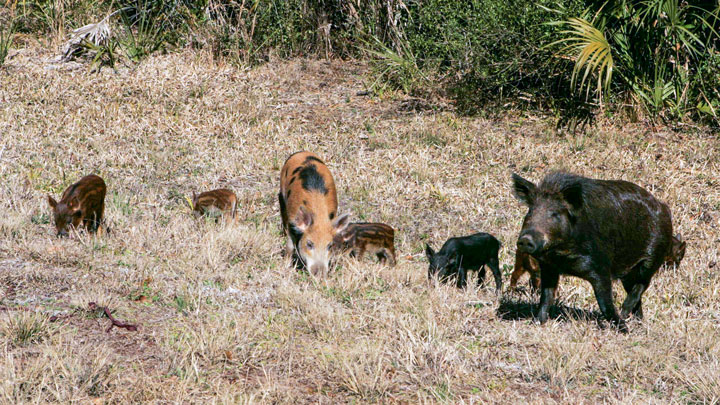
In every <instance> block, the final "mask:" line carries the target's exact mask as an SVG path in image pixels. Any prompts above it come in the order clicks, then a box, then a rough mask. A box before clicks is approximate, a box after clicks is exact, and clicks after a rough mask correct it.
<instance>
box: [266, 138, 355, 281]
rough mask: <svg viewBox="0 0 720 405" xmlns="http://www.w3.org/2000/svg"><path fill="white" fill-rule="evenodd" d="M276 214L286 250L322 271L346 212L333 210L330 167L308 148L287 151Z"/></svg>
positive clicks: (314, 270)
mask: <svg viewBox="0 0 720 405" xmlns="http://www.w3.org/2000/svg"><path fill="white" fill-rule="evenodd" d="M278 200H279V202H280V215H281V217H282V225H283V231H284V232H285V235H287V238H288V239H287V247H286V253H287V254H288V256H291V255H293V254H295V259H296V260H297V264H298V265H299V266H301V267H303V266H304V267H305V268H306V269H308V270H310V272H312V273H313V274H314V275H319V274H322V275H325V274H327V271H328V265H329V262H330V254H331V251H330V250H331V245H332V242H333V238H334V237H335V235H336V234H337V233H338V232H341V231H342V230H343V229H345V227H347V225H348V222H349V217H348V215H347V214H345V215H338V213H337V206H338V203H337V193H336V191H335V182H334V181H333V178H332V175H331V174H330V170H328V168H327V166H325V163H323V161H322V160H320V158H319V157H318V156H317V155H315V154H313V153H310V152H297V153H295V154H293V155H291V156H290V157H289V158H288V159H287V160H286V161H285V164H284V165H283V167H282V169H281V170H280V193H279V194H278Z"/></svg>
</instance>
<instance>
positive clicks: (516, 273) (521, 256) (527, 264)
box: [510, 249, 540, 291]
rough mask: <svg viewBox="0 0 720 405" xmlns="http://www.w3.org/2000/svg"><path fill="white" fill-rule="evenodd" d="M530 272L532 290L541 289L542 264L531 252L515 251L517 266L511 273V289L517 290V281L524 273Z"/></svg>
mask: <svg viewBox="0 0 720 405" xmlns="http://www.w3.org/2000/svg"><path fill="white" fill-rule="evenodd" d="M525 273H529V274H530V280H529V281H528V282H529V284H530V290H531V291H537V290H539V289H540V264H539V263H538V262H537V260H535V259H534V258H533V257H532V256H530V255H529V254H527V253H525V252H522V251H520V250H519V249H518V250H517V251H515V267H514V269H513V272H512V274H511V275H510V289H511V290H515V289H516V288H517V282H518V280H519V279H520V277H522V275H523V274H525Z"/></svg>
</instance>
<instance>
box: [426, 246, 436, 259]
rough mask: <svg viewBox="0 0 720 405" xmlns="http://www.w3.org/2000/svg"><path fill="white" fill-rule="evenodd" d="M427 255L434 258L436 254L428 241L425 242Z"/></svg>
mask: <svg viewBox="0 0 720 405" xmlns="http://www.w3.org/2000/svg"><path fill="white" fill-rule="evenodd" d="M425 256H427V258H428V260H432V257H433V256H435V251H434V250H433V248H431V247H430V245H429V244H427V243H426V244H425Z"/></svg>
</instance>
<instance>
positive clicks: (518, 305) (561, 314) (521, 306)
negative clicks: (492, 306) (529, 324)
mask: <svg viewBox="0 0 720 405" xmlns="http://www.w3.org/2000/svg"><path fill="white" fill-rule="evenodd" d="M539 308H540V304H539V301H538V300H537V299H536V300H533V301H528V300H517V299H513V297H503V298H501V299H500V305H499V306H498V309H497V317H498V318H500V319H502V320H505V321H517V320H523V319H536V318H537V313H538V310H539ZM548 319H553V320H559V321H568V320H575V321H590V322H594V323H597V324H598V325H600V326H602V324H603V322H604V320H605V318H604V317H603V316H602V314H601V313H600V312H599V311H588V310H585V309H580V308H575V307H570V306H567V305H564V304H563V303H562V302H556V303H555V304H554V305H553V306H551V307H550V317H549V318H548Z"/></svg>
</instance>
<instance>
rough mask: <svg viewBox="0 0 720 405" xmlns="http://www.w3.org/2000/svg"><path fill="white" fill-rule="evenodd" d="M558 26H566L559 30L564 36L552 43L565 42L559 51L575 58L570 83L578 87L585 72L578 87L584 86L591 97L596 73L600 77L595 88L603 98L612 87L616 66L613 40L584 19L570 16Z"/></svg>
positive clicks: (561, 43)
mask: <svg viewBox="0 0 720 405" xmlns="http://www.w3.org/2000/svg"><path fill="white" fill-rule="evenodd" d="M558 25H564V26H566V27H567V29H565V30H563V31H561V32H560V34H561V35H565V38H562V39H560V40H558V41H555V42H553V43H551V44H550V46H555V45H564V46H563V47H562V48H561V50H560V52H561V53H565V54H567V55H566V56H567V57H570V58H571V59H573V60H574V61H575V67H574V68H573V72H572V77H571V84H570V85H571V86H572V87H573V88H575V87H576V85H577V79H578V77H579V76H580V74H581V73H582V78H581V79H580V85H579V86H578V87H579V89H580V90H581V91H582V89H583V88H585V91H586V96H589V93H590V82H588V78H589V77H590V76H591V75H595V76H596V77H597V81H596V83H597V84H596V91H597V92H598V96H599V97H600V98H601V99H602V93H603V92H607V91H608V90H609V88H610V82H611V80H612V74H613V69H614V67H615V63H614V61H613V55H612V50H611V48H610V43H609V42H608V40H607V38H605V34H604V33H603V32H602V31H601V30H600V29H598V28H597V27H595V26H594V24H593V22H591V21H588V20H587V19H585V18H578V17H574V18H570V19H568V20H566V21H560V22H559V23H558Z"/></svg>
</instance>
